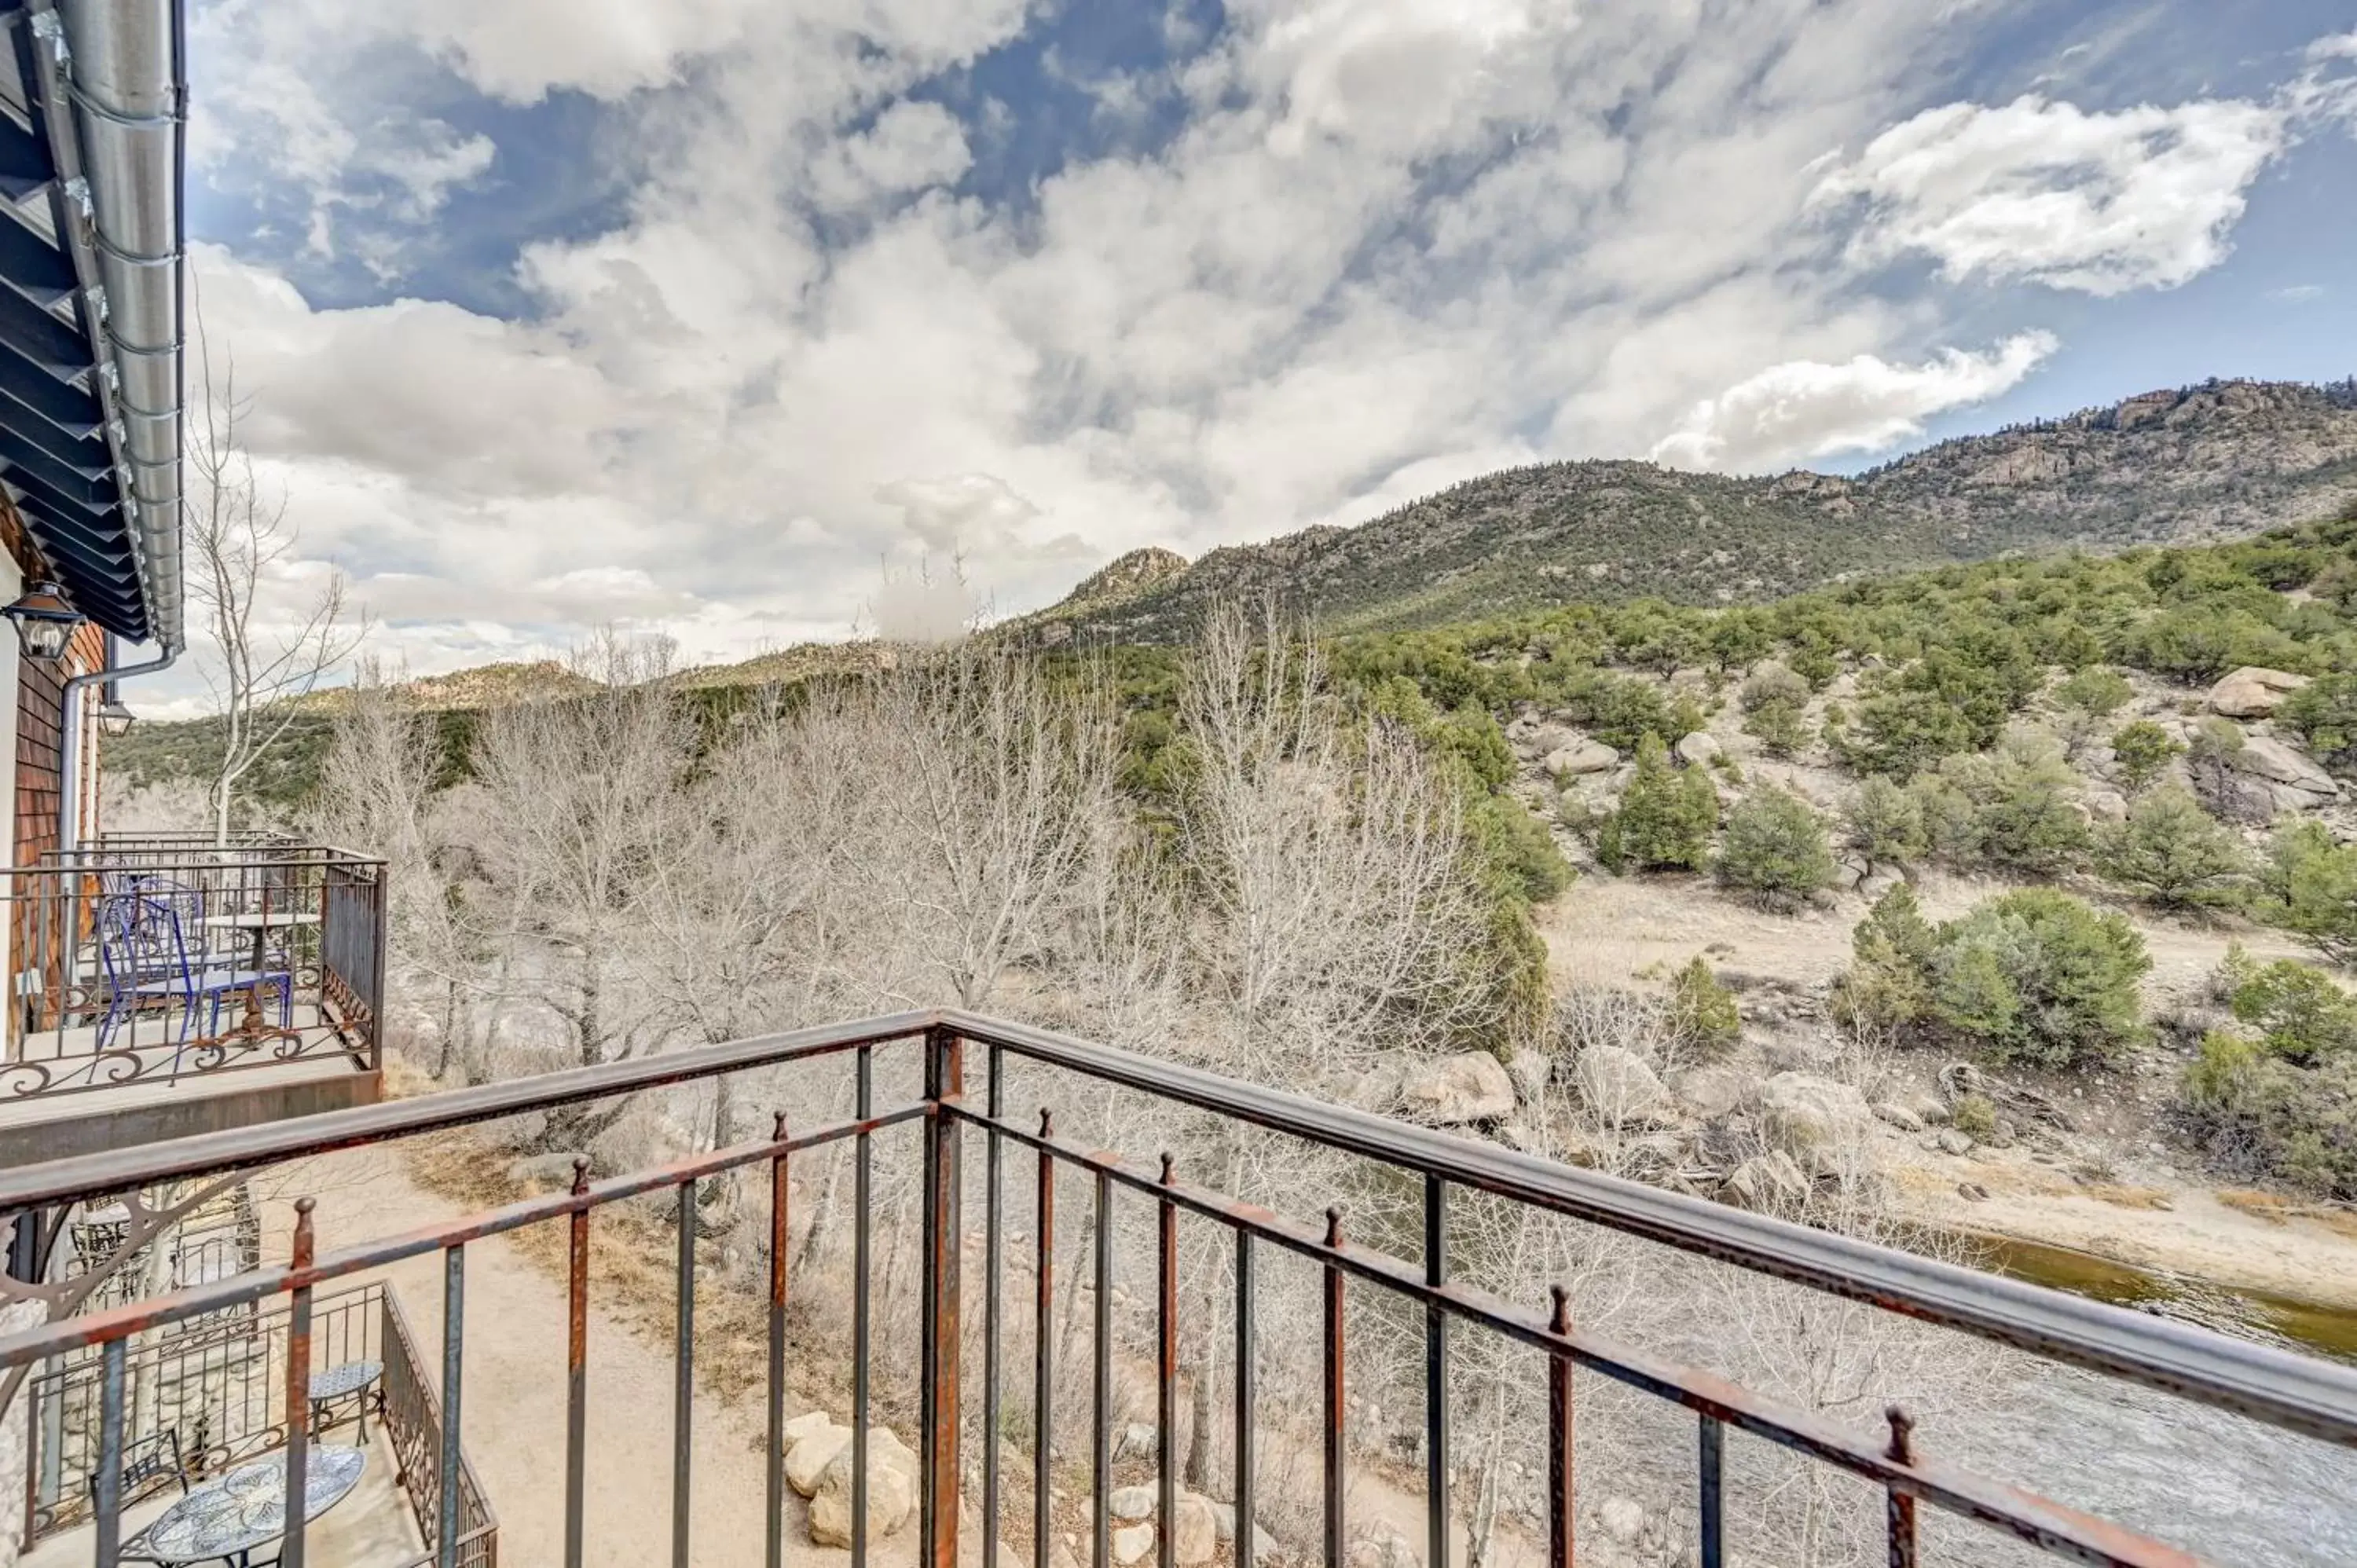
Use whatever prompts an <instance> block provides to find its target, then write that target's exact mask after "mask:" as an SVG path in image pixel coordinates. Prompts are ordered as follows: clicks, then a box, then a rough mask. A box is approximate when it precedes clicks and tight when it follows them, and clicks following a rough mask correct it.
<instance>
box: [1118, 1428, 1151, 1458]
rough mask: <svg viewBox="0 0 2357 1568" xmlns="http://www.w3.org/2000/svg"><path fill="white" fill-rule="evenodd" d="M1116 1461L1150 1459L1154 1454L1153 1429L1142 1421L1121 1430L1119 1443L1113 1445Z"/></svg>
mask: <svg viewBox="0 0 2357 1568" xmlns="http://www.w3.org/2000/svg"><path fill="white" fill-rule="evenodd" d="M1113 1456H1114V1458H1116V1459H1151V1458H1153V1457H1154V1456H1155V1452H1154V1428H1153V1427H1151V1426H1148V1425H1147V1424H1146V1423H1144V1422H1142V1421H1133V1422H1131V1423H1129V1424H1128V1425H1127V1426H1125V1427H1123V1428H1122V1429H1121V1441H1120V1442H1118V1443H1116V1444H1114V1450H1113Z"/></svg>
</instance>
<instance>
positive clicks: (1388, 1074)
mask: <svg viewBox="0 0 2357 1568" xmlns="http://www.w3.org/2000/svg"><path fill="white" fill-rule="evenodd" d="M1406 1081H1407V1064H1406V1063H1405V1062H1404V1061H1402V1060H1400V1059H1399V1058H1397V1057H1385V1058H1383V1059H1382V1060H1381V1061H1378V1062H1377V1063H1375V1065H1374V1066H1372V1067H1371V1068H1369V1069H1367V1070H1366V1071H1365V1072H1363V1073H1361V1075H1360V1076H1359V1077H1358V1078H1357V1079H1353V1080H1352V1081H1351V1083H1350V1085H1349V1087H1348V1088H1346V1089H1344V1090H1342V1094H1343V1098H1345V1099H1347V1100H1348V1101H1350V1102H1351V1104H1353V1105H1355V1106H1357V1107H1358V1108H1359V1109H1360V1110H1361V1111H1372V1112H1377V1113H1378V1114H1380V1113H1382V1112H1386V1111H1389V1110H1390V1109H1391V1108H1392V1107H1393V1106H1394V1105H1397V1104H1398V1103H1399V1097H1400V1086H1401V1085H1402V1084H1404V1083H1405V1082H1406Z"/></svg>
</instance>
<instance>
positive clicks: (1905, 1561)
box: [1883, 1405, 1915, 1568]
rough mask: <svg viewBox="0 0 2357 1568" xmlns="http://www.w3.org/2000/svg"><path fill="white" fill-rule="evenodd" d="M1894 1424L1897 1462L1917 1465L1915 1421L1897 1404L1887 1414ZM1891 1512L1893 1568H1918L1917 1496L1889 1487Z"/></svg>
mask: <svg viewBox="0 0 2357 1568" xmlns="http://www.w3.org/2000/svg"><path fill="white" fill-rule="evenodd" d="M1883 1415H1884V1417H1885V1419H1887V1420H1888V1421H1889V1423H1890V1448H1889V1455H1890V1458H1891V1460H1892V1462H1893V1463H1895V1464H1900V1465H1912V1464H1914V1463H1915V1418H1914V1417H1913V1416H1911V1415H1909V1414H1908V1413H1907V1412H1905V1411H1903V1410H1901V1409H1900V1408H1899V1406H1897V1405H1892V1406H1891V1407H1890V1408H1889V1410H1887V1411H1885V1412H1883ZM1888 1513H1889V1527H1890V1568H1915V1494H1914V1493H1912V1492H1904V1491H1901V1490H1900V1489H1899V1488H1898V1487H1890V1488H1889V1491H1888Z"/></svg>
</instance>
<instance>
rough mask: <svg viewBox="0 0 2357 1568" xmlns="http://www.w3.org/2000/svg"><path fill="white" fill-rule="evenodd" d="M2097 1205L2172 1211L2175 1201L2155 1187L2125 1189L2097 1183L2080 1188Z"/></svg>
mask: <svg viewBox="0 0 2357 1568" xmlns="http://www.w3.org/2000/svg"><path fill="white" fill-rule="evenodd" d="M2080 1190H2081V1191H2082V1192H2084V1193H2085V1194H2086V1195H2087V1196H2088V1197H2092V1198H2093V1199H2094V1200H2095V1201H2096V1202H2098V1203H2108V1204H2110V1205H2111V1206H2112V1207H2113V1208H2158V1209H2163V1210H2167V1209H2173V1208H2176V1207H2177V1203H2176V1200H2175V1199H2174V1198H2172V1197H2169V1194H2168V1193H2166V1192H2163V1191H2162V1190H2161V1189H2160V1188H2158V1187H2125V1186H2122V1185H2121V1184H2119V1183H2117V1182H2098V1183H2095V1184H2093V1185H2092V1186H2089V1187H2082V1188H2080Z"/></svg>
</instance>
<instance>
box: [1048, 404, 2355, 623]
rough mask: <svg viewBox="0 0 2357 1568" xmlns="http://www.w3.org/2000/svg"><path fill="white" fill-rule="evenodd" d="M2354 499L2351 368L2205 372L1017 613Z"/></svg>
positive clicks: (2239, 514)
mask: <svg viewBox="0 0 2357 1568" xmlns="http://www.w3.org/2000/svg"><path fill="white" fill-rule="evenodd" d="M2352 496H2357V381H2344V382H2337V383H2334V384H2331V385H2329V386H2323V387H2317V386H2309V385H2304V384H2298V383H2289V382H2259V381H2217V382H2211V383H2207V384H2204V385H2202V386H2199V387H2192V388H2187V389H2183V390H2179V391H2176V392H2147V393H2145V394H2143V395H2142V396H2138V397H2133V398H2130V399H2128V400H2127V401H2126V402H2125V403H2118V404H2115V405H2114V406H2112V407H2108V408H2099V409H2090V410H2086V411H2083V412H2082V413H2075V414H2072V415H2071V416H2070V417H2068V418H2065V419H2060V420H2053V421H2040V422H2039V423H2036V424H2026V425H2018V426H2015V427H2013V428H2011V429H2007V430H2001V431H1998V432H1996V434H1994V435H1971V436H1964V437H1961V438H1959V439H1957V440H1953V441H1947V442H1943V443H1941V444H1940V445H1939V446H1932V447H1930V448H1927V449H1926V450H1924V451H1921V452H1917V453H1913V454H1910V456H1905V457H1902V458H1900V459H1899V460H1898V461H1896V462H1894V463H1890V464H1888V465H1886V466H1884V467H1880V468H1878V469H1875V470H1873V471H1871V472H1869V473H1866V474H1862V475H1859V476H1857V477H1856V478H1844V477H1840V476H1835V475H1824V474H1813V473H1807V472H1800V471H1795V472H1792V473H1788V474H1783V475H1780V476H1776V477H1774V478H1726V477H1723V476H1718V475H1710V474H1693V473H1684V472H1679V471H1676V470H1673V469H1668V468H1663V467H1657V466H1655V465H1653V464H1651V463H1637V462H1626V461H1611V462H1577V463H1548V464H1541V465H1538V466H1536V467H1528V468H1516V469H1510V470H1507V471H1505V472H1502V473H1497V474H1491V475H1488V476H1486V477H1484V478H1479V479H1473V480H1469V481H1468V482H1466V483H1464V484H1461V485H1458V486H1456V487H1454V488H1453V489H1448V490H1444V491H1442V492H1440V493H1439V494H1438V495H1435V496H1430V497H1427V498H1426V499H1423V500H1419V501H1416V502H1414V503H1412V504H1410V505H1408V506H1405V507H1403V508H1401V509H1399V510H1396V511H1393V512H1390V513H1387V514H1385V515H1384V516H1383V517H1379V518H1377V519H1375V520H1374V521H1372V522H1368V523H1365V524H1363V525H1361V526H1360V527H1357V528H1350V529H1341V528H1310V529H1305V530H1303V531H1302V532H1298V533H1292V534H1287V535H1286V536H1285V537H1283V538H1280V539H1275V540H1272V541H1270V542H1267V543H1265V544H1253V545H1240V546H1234V547H1231V548H1227V549H1222V550H1215V551H1213V552H1211V553H1210V554H1208V555H1206V556H1204V557H1203V558H1202V559H1201V560H1200V561H1198V562H1196V563H1195V564H1193V565H1191V566H1189V567H1188V568H1186V569H1185V570H1184V571H1180V572H1172V571H1170V570H1169V563H1170V561H1171V560H1172V559H1174V558H1173V557H1171V556H1170V555H1169V553H1168V552H1138V553H1135V554H1133V555H1129V556H1125V557H1123V559H1122V560H1121V561H1119V562H1116V563H1114V565H1113V566H1110V567H1108V568H1106V569H1105V570H1104V571H1103V572H1101V573H1099V574H1098V575H1096V576H1094V577H1092V578H1091V579H1089V581H1088V582H1087V583H1085V584H1083V585H1082V587H1081V589H1079V590H1078V591H1076V592H1075V593H1074V594H1073V595H1072V596H1071V597H1070V598H1068V599H1066V600H1065V601H1064V602H1063V603H1061V604H1060V605H1057V606H1055V607H1052V608H1050V609H1049V610H1046V611H1043V612H1041V613H1040V614H1039V615H1036V616H1033V617H1030V618H1028V619H1027V621H1025V622H1024V623H1023V628H1024V629H1025V630H1026V631H1027V632H1028V633H1029V634H1030V635H1032V636H1034V637H1036V638H1038V639H1039V640H1040V641H1042V642H1045V643H1048V644H1050V645H1053V644H1057V643H1061V642H1066V641H1071V640H1073V639H1080V640H1084V641H1110V642H1138V641H1163V640H1169V639H1175V638H1179V637H1181V636H1184V635H1185V634H1186V633H1187V631H1188V629H1189V628H1190V627H1191V626H1192V625H1193V624H1194V622H1195V620H1196V619H1197V618H1198V617H1199V616H1200V614H1201V612H1202V608H1203V607H1204V606H1205V605H1206V604H1208V603H1210V602H1211V601H1212V600H1213V599H1215V598H1218V597H1222V596H1230V595H1243V596H1253V597H1258V596H1264V595H1274V596H1276V597H1277V598H1278V599H1279V601H1280V602H1282V603H1284V604H1286V605H1288V606H1291V607H1295V608H1296V609H1297V610H1298V611H1299V612H1300V613H1302V614H1304V615H1307V616H1308V617H1309V618H1312V619H1314V620H1316V621H1318V623H1319V624H1321V625H1323V626H1325V627H1327V628H1330V629H1334V630H1376V629H1385V628H1402V627H1413V626H1431V625H1438V624H1443V623H1446V622H1448V621H1453V620H1464V619H1468V618H1473V617H1477V616H1482V615H1492V614H1496V613H1498V612H1500V611H1502V610H1512V609H1523V608H1534V607H1542V606H1545V605H1549V604H1559V603H1566V602H1570V601H1573V600H1577V599H1595V598H1608V597H1627V596H1640V595H1648V594H1652V595H1660V596H1663V597H1667V598H1671V599H1676V600H1681V601H1684V602H1688V603H1711V602H1717V601H1725V600H1732V599H1766V598H1773V597H1775V596H1779V595H1781V594H1787V593H1791V592H1793V591H1796V590H1798V589H1802V588H1806V587H1810V586H1813V585H1817V584H1820V583H1824V582H1827V581H1831V580H1836V579H1838V578H1841V577H1843V576H1845V575H1850V574H1853V573H1856V572H1857V571H1859V570H1860V569H1862V568H1863V569H1871V570H1874V571H1877V572H1883V571H1891V570H1896V569H1900V568H1904V567H1908V566H1917V565H1924V564H1933V563H1937V562H1943V561H1952V560H1971V559H1975V558H1979V557H1984V556H1987V555H1992V554H1996V553H2002V552H2004V551H2007V550H2014V549H2042V548H2053V547H2056V546H2061V545H2073V544H2079V545H2087V546H2091V547H2096V548H2116V547H2119V546H2122V545H2126V544H2132V543H2142V542H2161V541H2179V542H2183V541H2192V540H2199V539H2205V538H2214V537H2220V536H2224V535H2232V534H2237V533H2244V532H2254V531H2255V530H2257V529H2260V528H2264V527H2266V526H2269V525H2271V524H2275V523H2279V522H2287V521H2302V520H2305V519H2307V518H2310V517H2314V516H2319V515H2322V514H2325V513H2328V512H2330V511H2331V510H2334V509H2335V508H2337V507H2338V506H2340V505H2341V504H2342V503H2343V502H2344V501H2346V500H2347V499H2349V498H2351V497H2352ZM1149 558H1150V559H1149Z"/></svg>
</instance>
